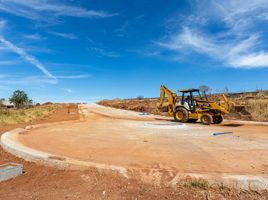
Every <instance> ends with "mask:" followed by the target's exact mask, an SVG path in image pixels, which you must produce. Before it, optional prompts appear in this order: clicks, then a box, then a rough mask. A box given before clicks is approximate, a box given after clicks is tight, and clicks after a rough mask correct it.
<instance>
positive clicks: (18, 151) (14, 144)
mask: <svg viewBox="0 0 268 200" xmlns="http://www.w3.org/2000/svg"><path fill="white" fill-rule="evenodd" d="M37 127H40V126H37ZM24 132H27V130H26V129H23V128H18V129H14V130H12V131H9V132H6V133H4V134H3V135H2V136H1V146H2V147H3V149H4V150H5V151H7V152H9V153H11V154H13V155H15V156H17V157H20V158H23V159H25V160H27V161H33V162H40V163H43V164H45V165H48V166H56V167H59V168H63V169H66V168H68V169H85V170H86V169H88V168H89V167H94V168H97V169H99V170H111V171H115V172H117V173H119V174H120V175H122V176H124V177H126V178H128V172H129V173H130V174H133V175H136V173H138V174H139V175H140V176H141V177H142V179H143V180H144V181H145V182H149V183H154V184H155V183H158V184H160V183H161V180H162V177H163V176H162V175H163V174H162V173H163V172H161V171H163V169H161V170H157V169H145V168H144V169H143V168H131V169H129V170H127V169H126V168H124V167H120V166H114V165H106V164H100V163H95V162H88V161H81V160H76V159H72V158H68V157H64V156H58V155H54V154H49V153H45V152H42V151H38V150H35V149H32V148H29V147H27V146H25V145H23V144H21V143H20V142H19V141H18V140H17V137H18V135H19V134H21V133H24ZM148 170H149V171H150V172H149V173H148ZM145 171H147V172H145ZM165 171H167V172H170V174H172V176H171V177H172V178H171V180H169V181H167V182H166V183H165V184H167V185H169V186H174V187H175V186H176V185H177V183H179V182H180V181H183V180H188V179H191V180H196V181H198V180H206V181H207V182H208V183H209V184H210V185H213V184H217V185H220V186H221V185H224V186H227V187H233V188H240V189H247V190H248V189H250V190H262V189H268V177H267V176H255V175H235V174H224V173H223V174H216V173H215V174H200V173H175V174H174V173H172V171H170V170H165ZM143 172H145V173H143Z"/></svg>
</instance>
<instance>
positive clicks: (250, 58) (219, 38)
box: [154, 0, 268, 68]
mask: <svg viewBox="0 0 268 200" xmlns="http://www.w3.org/2000/svg"><path fill="white" fill-rule="evenodd" d="M196 2H197V1H196ZM196 5H197V6H196ZM193 7H194V11H193V13H191V14H190V15H189V16H187V17H184V21H183V23H181V25H180V26H171V27H172V28H173V27H176V29H177V30H173V31H171V34H170V35H169V36H168V37H165V38H164V39H161V40H158V41H155V42H154V43H155V44H156V45H157V46H159V47H161V48H162V49H166V50H169V51H170V52H173V53H174V54H175V55H178V56H181V55H183V52H185V51H187V52H190V53H191V52H192V53H196V54H201V55H206V56H208V57H209V58H212V59H215V60H218V61H220V62H223V63H224V65H226V66H230V67H235V68H260V67H268V51H267V49H265V46H264V45H262V44H261V43H262V42H263V43H264V42H265V41H264V38H263V32H265V29H262V26H260V23H262V22H261V21H263V20H267V19H266V17H265V16H264V15H263V14H264V13H267V12H268V1H267V0H258V1H249V0H246V1H244V0H243V1H242V0H236V1H232V0H226V1H220V0H215V1H210V0H205V2H199V1H198V3H197V4H195V5H194V6H193ZM176 21H178V20H176ZM213 25H217V26H218V27H221V29H219V30H217V31H213V33H211V28H212V27H213ZM178 29H180V31H178Z"/></svg>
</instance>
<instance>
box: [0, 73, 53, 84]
mask: <svg viewBox="0 0 268 200" xmlns="http://www.w3.org/2000/svg"><path fill="white" fill-rule="evenodd" d="M57 83H58V82H57V80H56V79H51V78H48V77H46V76H10V75H8V76H6V77H5V78H1V77H0V84H1V85H5V86H7V85H8V86H10V85H14V86H22V85H27V86H33V85H38V86H40V84H57Z"/></svg>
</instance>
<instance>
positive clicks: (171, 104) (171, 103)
mask: <svg viewBox="0 0 268 200" xmlns="http://www.w3.org/2000/svg"><path fill="white" fill-rule="evenodd" d="M166 96H167V97H168V112H169V114H173V112H174V110H175V105H176V101H177V94H176V93H175V92H173V91H172V90H170V89H168V88H166V87H165V86H164V85H161V86H160V105H159V107H160V108H161V107H162V106H163V103H164V102H165V97H166Z"/></svg>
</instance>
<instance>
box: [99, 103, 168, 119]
mask: <svg viewBox="0 0 268 200" xmlns="http://www.w3.org/2000/svg"><path fill="white" fill-rule="evenodd" d="M98 104H100V105H103V106H109V107H113V108H119V109H124V110H132V111H137V112H146V113H151V114H155V115H164V116H166V115H167V113H165V112H161V111H160V110H159V109H158V108H157V107H158V104H159V100H158V99H115V100H103V101H100V102H98Z"/></svg>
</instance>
